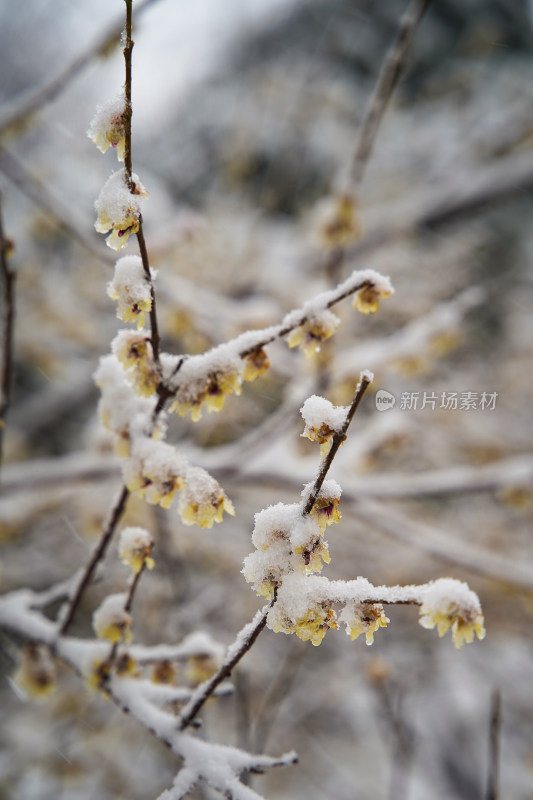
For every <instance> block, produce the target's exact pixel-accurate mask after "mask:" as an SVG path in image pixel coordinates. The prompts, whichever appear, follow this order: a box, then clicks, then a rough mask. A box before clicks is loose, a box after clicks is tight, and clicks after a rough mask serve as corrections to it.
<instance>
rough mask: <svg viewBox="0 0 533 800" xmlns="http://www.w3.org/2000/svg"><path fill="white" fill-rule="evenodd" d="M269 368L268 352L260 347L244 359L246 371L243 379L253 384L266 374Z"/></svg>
mask: <svg viewBox="0 0 533 800" xmlns="http://www.w3.org/2000/svg"><path fill="white" fill-rule="evenodd" d="M269 367H270V361H269V359H268V356H267V354H266V351H265V350H264V349H263V348H262V347H259V348H258V349H257V350H253V351H252V352H251V353H249V354H248V355H247V356H245V357H244V370H243V373H242V379H243V381H246V382H247V383H251V382H252V381H255V379H256V378H257V377H258V376H259V375H262V374H263V373H264V372H266V371H267V370H268V368H269Z"/></svg>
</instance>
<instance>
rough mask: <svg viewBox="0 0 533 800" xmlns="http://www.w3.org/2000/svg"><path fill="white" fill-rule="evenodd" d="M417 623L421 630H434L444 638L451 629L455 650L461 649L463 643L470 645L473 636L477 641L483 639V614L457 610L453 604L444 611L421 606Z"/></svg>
mask: <svg viewBox="0 0 533 800" xmlns="http://www.w3.org/2000/svg"><path fill="white" fill-rule="evenodd" d="M419 622H420V624H421V625H422V627H423V628H428V629H430V630H432V629H433V628H436V629H437V633H438V634H439V636H444V634H445V633H447V632H448V631H449V630H450V629H451V631H452V639H453V643H454V645H455V647H457V648H460V647H462V646H463V645H464V644H465V642H466V643H467V644H471V643H472V642H473V641H474V636H477V638H478V639H484V638H485V625H484V622H485V619H484V617H483V614H480V613H473V612H471V611H470V610H469V609H461V608H458V607H457V606H456V605H455V603H451V604H450V606H449V607H448V609H446V610H442V609H432V608H428V607H427V606H426V605H425V604H423V605H422V607H421V609H420V619H419Z"/></svg>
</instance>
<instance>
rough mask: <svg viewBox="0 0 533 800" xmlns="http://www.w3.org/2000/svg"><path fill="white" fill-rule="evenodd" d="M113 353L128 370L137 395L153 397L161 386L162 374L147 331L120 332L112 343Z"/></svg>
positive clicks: (128, 376)
mask: <svg viewBox="0 0 533 800" xmlns="http://www.w3.org/2000/svg"><path fill="white" fill-rule="evenodd" d="M111 351H112V353H113V355H115V356H116V357H117V359H118V360H119V361H120V363H121V364H122V366H123V367H124V369H125V370H126V375H127V378H128V379H129V380H130V381H131V384H132V386H133V388H134V389H135V391H136V393H137V394H138V395H140V396H141V397H150V396H151V395H153V394H154V393H155V391H156V390H157V387H158V386H159V382H160V372H159V369H158V367H157V365H156V363H155V361H154V357H153V350H152V345H151V342H150V338H149V336H148V333H147V331H145V330H144V329H143V330H141V331H132V330H122V331H119V332H118V333H117V335H116V336H115V338H114V339H113V341H112V342H111Z"/></svg>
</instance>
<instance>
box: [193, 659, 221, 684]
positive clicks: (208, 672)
mask: <svg viewBox="0 0 533 800" xmlns="http://www.w3.org/2000/svg"><path fill="white" fill-rule="evenodd" d="M217 668H218V664H217V662H216V660H215V659H214V658H213V656H210V655H200V656H191V657H190V658H188V659H187V680H188V682H189V684H190V685H191V686H198V685H199V684H200V683H203V682H204V681H206V680H207V679H208V678H210V677H211V676H212V675H214V674H215V672H216V671H217Z"/></svg>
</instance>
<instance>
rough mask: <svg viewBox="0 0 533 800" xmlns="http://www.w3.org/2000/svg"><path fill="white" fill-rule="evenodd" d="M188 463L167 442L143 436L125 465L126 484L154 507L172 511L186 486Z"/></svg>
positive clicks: (138, 440)
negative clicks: (173, 503) (178, 493)
mask: <svg viewBox="0 0 533 800" xmlns="http://www.w3.org/2000/svg"><path fill="white" fill-rule="evenodd" d="M187 469H188V463H187V460H186V459H185V458H184V457H183V456H181V455H180V454H179V453H177V452H176V450H175V449H174V448H173V447H172V446H171V445H169V444H167V443H166V442H161V441H157V440H154V439H149V438H147V437H139V438H138V439H137V441H136V443H135V446H134V449H133V453H132V456H131V458H130V459H129V460H128V461H127V462H126V463H125V464H124V466H123V476H124V482H125V484H126V486H127V488H128V489H129V491H130V492H138V493H139V497H144V498H145V499H146V501H147V502H148V503H150V504H151V505H160V506H161V508H170V506H171V505H172V501H173V500H174V495H175V493H176V491H179V490H180V489H183V487H184V486H185V479H186V478H185V476H186V471H187Z"/></svg>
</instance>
